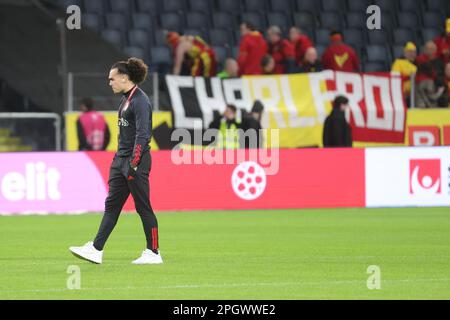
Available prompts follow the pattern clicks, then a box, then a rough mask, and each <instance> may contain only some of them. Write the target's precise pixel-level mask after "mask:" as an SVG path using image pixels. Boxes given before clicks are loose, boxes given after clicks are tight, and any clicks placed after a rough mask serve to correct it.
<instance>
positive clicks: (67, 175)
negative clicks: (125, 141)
mask: <svg viewBox="0 0 450 320" xmlns="http://www.w3.org/2000/svg"><path fill="white" fill-rule="evenodd" d="M205 152H206V151H189V152H188V154H189V155H191V156H192V159H197V160H198V159H201V161H195V162H193V163H192V164H183V163H180V162H178V163H177V162H176V161H174V159H173V154H171V152H170V151H158V152H153V153H152V157H153V167H152V172H151V174H150V189H151V190H150V193H151V198H152V199H151V200H152V204H153V206H154V208H155V210H157V211H158V210H194V209H199V210H203V209H204V210H214V209H255V208H259V209H272V208H315V207H363V206H364V195H365V193H364V150H363V149H348V150H345V149H336V150H324V149H320V150H314V149H311V150H279V156H276V157H272V155H270V154H267V155H265V156H261V155H259V156H258V157H257V158H252V157H247V159H243V160H244V161H239V162H237V161H234V160H232V161H228V159H230V158H229V157H228V158H227V157H226V156H224V159H227V161H226V162H225V163H223V164H217V163H215V164H211V163H208V162H207V160H206V159H207V156H206V153H205ZM113 156H114V153H112V152H66V153H20V154H19V153H17V154H3V155H2V164H3V165H2V166H1V167H0V183H1V188H0V213H2V214H15V213H47V212H48V213H76V212H89V211H97V212H98V211H103V206H104V200H105V197H106V193H107V180H108V174H109V172H108V171H109V166H110V163H111V161H112V158H113ZM202 157H203V158H202ZM330 159H332V161H330ZM124 210H125V211H134V203H133V201H132V199H131V197H130V198H129V199H128V201H127V203H126V204H125V207H124Z"/></svg>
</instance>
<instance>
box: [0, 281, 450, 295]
mask: <svg viewBox="0 0 450 320" xmlns="http://www.w3.org/2000/svg"><path fill="white" fill-rule="evenodd" d="M382 282H383V283H397V282H406V283H408V282H412V283H414V282H450V279H395V280H394V279H393V280H382ZM352 283H361V284H363V285H365V284H366V280H331V281H315V282H284V283H283V282H275V283H264V282H261V283H224V284H186V285H173V286H146V287H115V288H106V287H105V288H89V287H87V288H81V289H79V290H70V289H67V288H61V289H28V290H0V293H6V292H10V293H11V292H80V291H102V290H105V291H109V290H143V289H201V288H218V289H220V288H233V287H259V286H267V287H285V286H311V285H330V284H352Z"/></svg>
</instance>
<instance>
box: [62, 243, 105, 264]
mask: <svg viewBox="0 0 450 320" xmlns="http://www.w3.org/2000/svg"><path fill="white" fill-rule="evenodd" d="M69 250H70V252H72V254H73V255H74V256H75V257H77V258H81V259H84V260H87V261H89V262H93V263H97V264H101V263H102V258H103V250H102V251H99V250H97V249H95V247H94V243H93V242H92V241H90V242H88V243H86V244H85V245H84V246H82V247H70V248H69Z"/></svg>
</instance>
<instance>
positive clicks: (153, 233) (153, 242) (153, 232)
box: [152, 228, 155, 250]
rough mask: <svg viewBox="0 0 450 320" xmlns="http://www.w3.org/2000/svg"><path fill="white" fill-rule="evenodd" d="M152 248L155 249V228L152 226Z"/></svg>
mask: <svg viewBox="0 0 450 320" xmlns="http://www.w3.org/2000/svg"><path fill="white" fill-rule="evenodd" d="M152 250H155V228H152Z"/></svg>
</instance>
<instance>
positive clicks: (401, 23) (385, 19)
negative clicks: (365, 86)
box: [57, 0, 450, 69]
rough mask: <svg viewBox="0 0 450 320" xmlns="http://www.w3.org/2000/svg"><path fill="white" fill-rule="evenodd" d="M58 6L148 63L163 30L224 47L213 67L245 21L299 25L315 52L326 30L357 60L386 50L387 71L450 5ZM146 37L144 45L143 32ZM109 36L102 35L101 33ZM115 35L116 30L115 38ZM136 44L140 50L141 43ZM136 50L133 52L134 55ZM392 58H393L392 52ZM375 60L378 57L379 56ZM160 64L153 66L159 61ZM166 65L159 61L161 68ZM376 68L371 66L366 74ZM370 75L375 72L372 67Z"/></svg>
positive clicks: (191, 1) (411, 0) (206, 2)
mask: <svg viewBox="0 0 450 320" xmlns="http://www.w3.org/2000/svg"><path fill="white" fill-rule="evenodd" d="M57 2H58V3H59V4H60V6H61V7H64V6H67V4H68V3H69V2H70V3H75V4H79V5H80V6H81V8H82V10H83V12H84V13H85V16H84V18H85V20H84V24H85V25H86V26H88V27H89V28H91V29H92V30H93V31H95V32H98V33H99V34H101V35H102V36H103V37H105V38H106V39H108V40H109V41H111V42H112V43H113V44H114V45H116V46H117V45H120V48H122V50H124V48H125V47H126V48H128V49H127V50H128V52H129V51H130V50H131V49H130V47H138V48H142V49H144V50H145V52H144V57H145V60H146V61H147V62H150V63H156V62H157V61H152V60H151V56H152V55H151V54H150V51H149V49H148V46H153V45H157V46H165V41H164V38H163V30H165V29H171V30H176V31H179V32H181V33H190V34H194V35H201V36H203V37H204V38H205V40H206V41H211V44H212V45H213V46H216V47H220V48H225V49H226V52H227V54H226V55H225V56H224V55H223V54H222V53H223V52H222V53H221V54H220V55H218V56H219V57H220V59H221V60H220V61H218V62H219V64H223V60H222V59H225V58H226V57H227V56H232V55H233V48H234V47H238V46H239V38H240V36H239V35H238V33H239V31H238V30H239V22H240V21H244V20H245V21H248V22H251V23H252V24H254V25H255V26H256V28H257V29H259V30H260V31H262V32H264V33H265V32H266V30H267V27H268V26H270V25H278V26H279V27H281V29H282V31H283V32H284V33H286V32H287V31H288V30H289V27H290V26H292V25H297V26H299V27H301V28H302V29H303V31H304V32H305V33H306V34H308V35H309V36H310V37H311V38H312V40H313V41H314V43H316V44H318V45H320V46H326V45H327V44H328V33H329V31H330V29H338V30H341V31H343V34H344V40H345V41H346V42H347V43H349V44H351V45H352V46H354V47H355V49H356V51H357V52H358V53H360V54H361V56H360V58H361V60H362V61H366V62H369V61H370V62H371V63H372V62H373V61H371V59H370V58H369V56H368V55H367V50H365V48H366V47H367V46H369V45H384V46H385V47H386V50H387V52H388V53H389V54H388V55H386V56H385V57H384V58H383V59H382V60H379V61H378V62H380V63H381V64H384V65H386V66H389V65H391V63H392V58H393V56H395V54H393V52H395V50H394V49H395V47H396V46H401V45H404V44H405V43H406V42H407V41H414V42H415V43H416V44H417V45H418V47H419V48H420V47H421V46H423V44H424V43H425V42H426V41H427V40H430V39H432V38H433V37H436V36H437V35H439V34H440V33H441V32H442V30H443V25H444V21H445V18H446V15H449V9H450V5H448V1H445V0H401V1H400V0H373V1H370V0H319V1H310V0H244V1H241V0H227V1H217V0H166V1H157V0H134V1H127V0H100V1H90V0H77V1H73V0H70V1H69V0H57ZM370 4H375V5H378V6H379V7H380V8H381V10H382V12H381V17H382V30H368V29H367V28H365V25H366V19H367V15H366V9H367V7H368V5H370ZM140 29H142V30H145V31H147V32H148V36H147V40H144V38H143V37H144V33H142V32H139V31H138V30H140ZM105 30H107V31H105ZM113 30H116V31H117V32H118V33H119V34H120V36H119V35H118V34H117V32H113ZM138 39H141V40H142V44H139V43H138V42H139V40H138ZM133 50H134V49H133ZM391 52H392V54H391ZM378 58H380V57H378ZM158 61H159V60H158ZM166 62H167V61H164V63H166ZM373 68H374V64H373V63H372V64H371V65H370V69H373ZM375 69H376V68H375Z"/></svg>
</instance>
